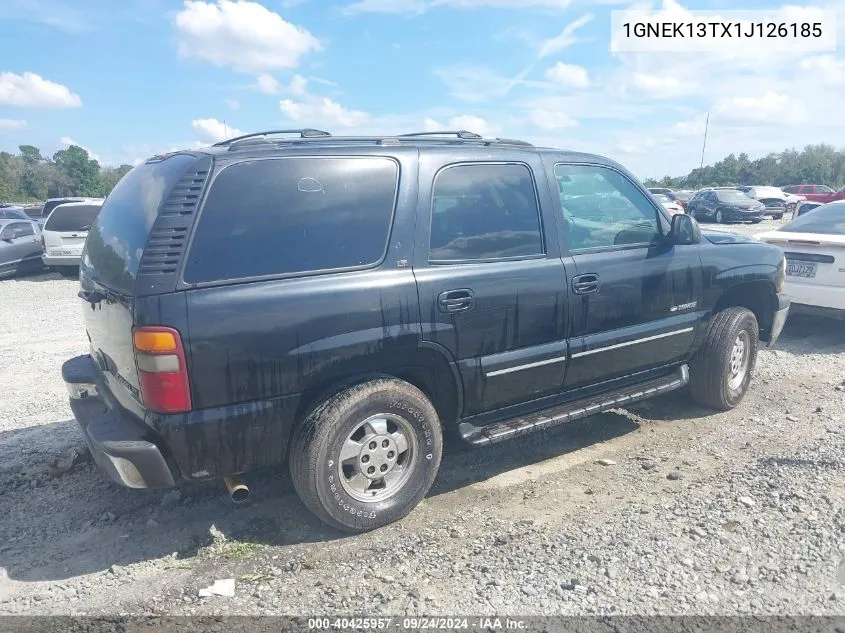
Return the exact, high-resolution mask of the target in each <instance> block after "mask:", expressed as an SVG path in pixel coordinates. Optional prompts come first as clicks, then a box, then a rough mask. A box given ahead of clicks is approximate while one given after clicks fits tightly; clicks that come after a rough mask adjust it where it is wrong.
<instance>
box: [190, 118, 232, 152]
mask: <svg viewBox="0 0 845 633" xmlns="http://www.w3.org/2000/svg"><path fill="white" fill-rule="evenodd" d="M191 127H192V128H193V129H194V132H196V133H197V134H200V135H201V136H205V137H206V138H208V139H210V140H212V141H215V142H217V141H225V140H226V139H228V138H234V137H235V136H241V135H242V134H245V132H244V131H243V130H239V129H238V128H236V127H232V126H231V125H227V124H225V123H223V122H222V121H218V120H217V119H194V120H193V121H191ZM200 147H205V145H201V146H200Z"/></svg>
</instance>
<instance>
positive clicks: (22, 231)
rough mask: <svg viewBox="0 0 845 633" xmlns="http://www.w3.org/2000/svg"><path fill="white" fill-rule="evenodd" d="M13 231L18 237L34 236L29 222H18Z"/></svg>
mask: <svg viewBox="0 0 845 633" xmlns="http://www.w3.org/2000/svg"><path fill="white" fill-rule="evenodd" d="M14 226H15V230H16V231H17V233H18V235H19V236H20V237H26V236H27V235H35V231H33V230H32V225H31V224H30V223H29V222H20V223H18V224H15V225H14Z"/></svg>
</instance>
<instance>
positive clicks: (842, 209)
mask: <svg viewBox="0 0 845 633" xmlns="http://www.w3.org/2000/svg"><path fill="white" fill-rule="evenodd" d="M780 230H781V231H786V232H787V233H825V234H827V235H845V204H843V203H841V202H836V203H833V204H826V205H824V206H821V207H818V208H817V209H813V212H812V213H807V214H804V215H801V216H799V217H798V219H797V220H794V221H792V222H790V223H789V224H787V225H786V226H783V227H781V229H780Z"/></svg>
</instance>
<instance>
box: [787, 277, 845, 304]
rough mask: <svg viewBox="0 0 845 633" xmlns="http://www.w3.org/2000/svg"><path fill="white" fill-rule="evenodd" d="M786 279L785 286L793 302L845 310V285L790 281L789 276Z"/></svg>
mask: <svg viewBox="0 0 845 633" xmlns="http://www.w3.org/2000/svg"><path fill="white" fill-rule="evenodd" d="M786 279H787V281H786V285H785V286H784V287H785V289H786V291H787V292H788V293H789V296H790V297H792V301H793V302H795V303H800V304H802V305H806V306H814V307H817V308H827V309H829V310H845V287H836V286H822V285H819V284H812V283H807V282H803V281H798V282H796V281H789V279H790V278H789V277H787V278H786ZM808 281H809V280H808Z"/></svg>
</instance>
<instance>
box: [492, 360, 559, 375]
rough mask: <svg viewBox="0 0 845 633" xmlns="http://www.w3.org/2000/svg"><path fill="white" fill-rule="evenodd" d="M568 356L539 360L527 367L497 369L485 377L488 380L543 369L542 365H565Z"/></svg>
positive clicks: (528, 364) (517, 366)
mask: <svg viewBox="0 0 845 633" xmlns="http://www.w3.org/2000/svg"><path fill="white" fill-rule="evenodd" d="M565 362H566V356H560V357H558V358H549V359H547V360H538V361H537V362H535V363H526V364H525V365H516V366H515V367H506V368H505V369H497V370H496V371H489V372H485V373H484V375H485V376H486V377H487V378H491V377H493V376H501V375H502V374H509V373H511V372H514V371H522V370H523V369H531V368H532V367H541V366H542V365H551V364H552V363H565Z"/></svg>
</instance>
